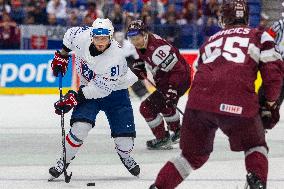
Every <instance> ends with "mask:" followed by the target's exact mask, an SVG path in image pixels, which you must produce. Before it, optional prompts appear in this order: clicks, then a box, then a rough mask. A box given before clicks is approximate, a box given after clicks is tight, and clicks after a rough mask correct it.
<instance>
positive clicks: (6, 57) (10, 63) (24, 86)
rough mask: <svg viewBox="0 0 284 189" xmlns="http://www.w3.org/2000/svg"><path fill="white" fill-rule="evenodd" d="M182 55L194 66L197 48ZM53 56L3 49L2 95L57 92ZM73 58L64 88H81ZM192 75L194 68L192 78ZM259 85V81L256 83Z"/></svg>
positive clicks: (0, 61)
mask: <svg viewBox="0 0 284 189" xmlns="http://www.w3.org/2000/svg"><path fill="white" fill-rule="evenodd" d="M181 54H182V55H183V56H184V58H185V59H186V61H187V63H188V64H190V65H192V67H194V66H193V65H194V63H195V62H196V61H197V58H198V51H197V50H181ZM53 56H54V51H53V50H51V51H48V50H46V51H42V50H13V51H12V50H11V51H0V94H57V93H58V80H57V78H55V77H54V76H53V75H52V70H51V67H50V64H51V61H52V59H53ZM74 58H75V55H74V54H73V55H72V57H71V58H70V59H69V66H68V69H69V71H68V72H67V74H66V75H65V77H64V79H63V90H65V91H66V90H69V89H70V88H73V89H76V88H77V87H78V83H77V75H76V71H75V69H74V61H73V60H74ZM70 70H72V71H70ZM193 75H194V69H192V73H191V77H193ZM259 85H260V80H258V81H257V85H256V86H259ZM257 88H258V87H257Z"/></svg>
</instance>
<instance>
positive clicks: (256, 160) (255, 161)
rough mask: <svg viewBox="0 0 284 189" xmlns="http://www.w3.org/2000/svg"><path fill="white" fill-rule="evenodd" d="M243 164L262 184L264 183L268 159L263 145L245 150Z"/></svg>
mask: <svg viewBox="0 0 284 189" xmlns="http://www.w3.org/2000/svg"><path fill="white" fill-rule="evenodd" d="M245 165H246V169H247V172H248V173H251V174H254V175H255V176H256V177H257V178H258V179H260V181H261V182H262V183H263V184H266V181H267V175H268V160H267V150H266V148H265V147H256V148H253V149H251V150H250V151H248V152H246V158H245Z"/></svg>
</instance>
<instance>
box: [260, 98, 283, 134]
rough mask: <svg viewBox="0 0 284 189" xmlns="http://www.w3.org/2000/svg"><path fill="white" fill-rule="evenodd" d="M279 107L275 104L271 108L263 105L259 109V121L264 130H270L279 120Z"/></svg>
mask: <svg viewBox="0 0 284 189" xmlns="http://www.w3.org/2000/svg"><path fill="white" fill-rule="evenodd" d="M279 109H280V106H279V104H278V103H277V102H275V103H274V104H273V105H272V106H271V105H269V104H267V103H265V106H263V107H261V114H260V115H261V119H262V123H263V127H264V128H265V129H272V128H273V127H274V126H275V125H276V124H277V122H278V121H279V119H280V114H279Z"/></svg>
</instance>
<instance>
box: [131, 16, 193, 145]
mask: <svg viewBox="0 0 284 189" xmlns="http://www.w3.org/2000/svg"><path fill="white" fill-rule="evenodd" d="M127 36H128V38H129V39H130V41H131V43H132V44H133V45H134V46H135V48H136V50H137V53H138V55H139V59H137V60H136V61H135V62H134V63H133V69H132V71H133V72H134V73H135V74H136V75H137V76H138V78H139V79H142V80H143V79H145V77H147V73H146V68H145V65H146V66H147V67H148V68H149V70H150V71H151V73H152V75H153V78H154V81H155V84H156V87H157V90H156V91H154V92H153V94H151V95H150V96H149V97H148V98H147V99H146V100H144V101H143V102H142V103H141V105H140V113H141V114H142V116H143V117H144V118H145V120H146V122H147V123H148V125H149V127H150V128H151V130H152V132H153V134H154V135H155V137H156V138H155V139H153V140H149V141H147V143H146V145H147V148H148V149H170V148H171V146H170V144H171V143H172V142H174V143H176V142H178V141H179V138H180V137H179V136H180V134H179V131H180V115H179V113H178V111H177V110H176V108H175V107H176V105H177V103H178V100H179V98H180V96H182V95H183V94H184V93H185V92H186V91H187V90H188V89H189V86H190V67H189V64H187V63H186V61H185V59H184V58H183V57H182V56H181V54H180V53H179V50H178V49H177V48H175V47H173V46H172V45H171V44H170V43H169V42H167V41H166V40H164V39H162V38H161V37H160V36H158V35H156V34H153V33H150V32H149V31H148V30H147V29H146V27H145V25H144V23H143V22H142V21H141V20H135V21H132V22H131V23H130V24H129V26H128V30H127ZM164 120H165V122H166V124H167V129H165V125H164ZM169 131H172V132H173V134H172V135H170V133H169Z"/></svg>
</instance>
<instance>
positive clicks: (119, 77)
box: [63, 27, 138, 99]
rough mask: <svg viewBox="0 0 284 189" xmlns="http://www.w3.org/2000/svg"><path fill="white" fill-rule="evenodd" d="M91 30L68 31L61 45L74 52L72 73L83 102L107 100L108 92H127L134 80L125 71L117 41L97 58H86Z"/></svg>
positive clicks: (128, 72)
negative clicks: (104, 98)
mask: <svg viewBox="0 0 284 189" xmlns="http://www.w3.org/2000/svg"><path fill="white" fill-rule="evenodd" d="M91 29H92V28H91V27H73V28H70V29H68V30H67V32H66V33H65V35H64V38H63V44H64V45H65V46H66V47H67V48H69V49H71V50H73V51H74V52H75V65H76V70H77V72H78V74H79V77H80V85H85V87H84V88H83V93H84V96H85V98H86V99H97V98H103V97H106V96H108V95H109V94H110V93H111V92H112V91H117V90H121V89H127V88H128V87H129V86H131V85H132V84H133V83H135V82H136V81H137V80H138V79H137V77H136V76H135V75H134V73H133V72H132V71H131V70H130V69H129V68H128V67H127V62H126V60H125V56H124V53H123V51H122V49H121V47H120V46H119V45H118V42H117V41H115V40H112V41H111V45H110V47H109V48H108V49H106V50H105V51H104V52H103V53H102V54H100V55H98V56H92V55H91V54H90V51H89V47H90V45H91V43H92V41H93V38H92V36H91Z"/></svg>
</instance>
